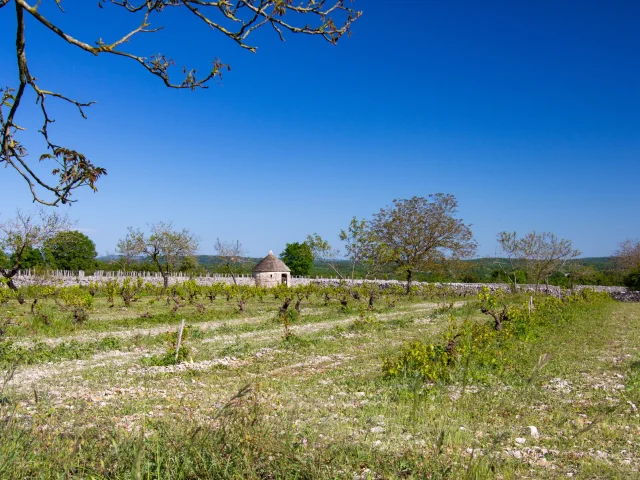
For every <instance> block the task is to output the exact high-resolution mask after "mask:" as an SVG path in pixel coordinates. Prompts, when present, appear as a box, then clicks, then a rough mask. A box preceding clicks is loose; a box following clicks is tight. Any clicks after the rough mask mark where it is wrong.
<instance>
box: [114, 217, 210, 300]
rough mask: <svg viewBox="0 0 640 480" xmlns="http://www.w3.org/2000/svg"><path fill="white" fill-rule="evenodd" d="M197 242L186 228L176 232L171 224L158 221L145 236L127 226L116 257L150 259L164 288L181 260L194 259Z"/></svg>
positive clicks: (141, 232)
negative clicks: (127, 228)
mask: <svg viewBox="0 0 640 480" xmlns="http://www.w3.org/2000/svg"><path fill="white" fill-rule="evenodd" d="M198 245H199V242H198V239H197V238H196V237H195V235H194V234H192V233H191V232H189V231H188V230H186V229H183V230H176V229H174V227H173V224H172V223H165V222H158V223H154V224H152V225H151V226H150V228H149V233H148V234H146V233H144V232H143V231H142V230H140V229H136V228H133V227H129V233H127V235H126V237H125V238H123V239H122V240H120V241H119V242H118V247H117V251H118V254H120V255H122V256H124V257H128V258H133V257H138V258H145V259H147V260H150V261H151V262H153V264H155V266H156V267H157V268H158V272H160V274H161V275H162V279H163V280H164V288H167V287H168V286H169V277H170V276H171V273H172V272H173V271H174V270H175V268H176V267H177V266H179V265H180V263H181V261H182V260H183V259H184V258H186V257H193V256H194V255H195V254H196V251H197V250H198Z"/></svg>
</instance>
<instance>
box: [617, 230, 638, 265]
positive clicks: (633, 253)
mask: <svg viewBox="0 0 640 480" xmlns="http://www.w3.org/2000/svg"><path fill="white" fill-rule="evenodd" d="M613 255H614V257H615V261H616V268H617V269H618V270H619V271H621V272H629V271H630V270H633V269H635V268H640V240H637V239H636V240H632V239H630V238H628V239H626V240H624V241H622V242H620V243H619V244H618V249H617V250H616V251H615V252H614V254H613Z"/></svg>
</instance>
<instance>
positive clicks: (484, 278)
mask: <svg viewBox="0 0 640 480" xmlns="http://www.w3.org/2000/svg"><path fill="white" fill-rule="evenodd" d="M116 259H117V256H115V255H110V256H102V257H98V261H99V263H100V265H99V267H98V268H99V269H104V270H118V265H117V263H116V262H115V261H114V260H116ZM196 259H197V261H198V265H199V266H200V268H201V269H202V270H204V271H207V272H211V273H224V272H225V270H224V260H223V259H222V258H221V257H219V256H217V255H198V256H196ZM261 259H262V257H260V258H255V257H249V258H246V260H245V262H243V263H242V265H240V266H239V267H236V271H237V272H238V273H243V274H248V273H251V269H252V268H253V267H254V266H255V265H256V264H257V263H258V262H259V261H260V260H261ZM508 262H509V261H508V259H506V258H474V259H472V260H463V261H462V262H460V263H459V264H458V265H457V267H456V268H455V270H453V271H447V270H443V271H439V272H435V271H434V272H426V273H424V272H423V273H418V274H416V275H415V277H414V278H415V280H416V281H428V282H449V281H458V282H471V283H475V282H478V283H487V282H495V281H501V279H502V280H504V279H503V278H502V277H503V275H501V274H500V273H501V271H502V268H501V267H500V265H501V264H502V265H506V264H508ZM571 263H576V264H579V265H583V266H585V267H589V268H591V269H592V270H593V273H594V275H592V279H591V280H590V281H589V283H594V284H596V283H597V284H600V285H619V284H621V283H620V282H621V278H619V276H618V275H617V274H616V273H615V272H614V269H613V266H614V258H613V257H586V258H578V259H575V260H572V261H571ZM330 264H333V265H334V266H336V267H337V268H338V270H339V271H340V272H342V274H343V275H345V276H350V268H351V267H350V263H349V261H348V260H333V261H331V262H327V261H323V260H316V261H315V262H314V263H313V270H312V272H311V276H312V277H315V276H320V277H336V276H337V274H336V272H335V270H334V269H333V268H332V267H331V265H330ZM130 268H131V269H132V270H147V271H154V270H155V266H154V265H152V264H150V263H146V262H139V263H137V264H135V265H132V266H130ZM364 274H365V272H364V270H363V269H362V268H356V269H355V276H356V277H357V278H362V277H363V276H364ZM376 277H377V278H390V279H398V280H403V279H404V278H402V277H400V278H399V277H398V276H397V274H396V272H395V270H394V268H393V267H391V266H390V267H388V268H387V269H386V270H384V271H382V272H380V273H378V274H377V275H376ZM567 281H568V280H567V279H566V277H565V275H564V273H563V272H558V273H557V274H554V275H553V276H552V277H551V279H550V283H552V284H554V285H563V284H564V283H566V282H567Z"/></svg>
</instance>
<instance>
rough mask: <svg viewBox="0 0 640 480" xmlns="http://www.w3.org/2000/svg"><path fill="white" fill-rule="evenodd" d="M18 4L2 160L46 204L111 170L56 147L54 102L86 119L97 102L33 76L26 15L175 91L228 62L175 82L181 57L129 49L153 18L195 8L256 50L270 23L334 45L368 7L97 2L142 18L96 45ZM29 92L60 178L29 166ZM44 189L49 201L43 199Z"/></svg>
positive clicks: (321, 2)
mask: <svg viewBox="0 0 640 480" xmlns="http://www.w3.org/2000/svg"><path fill="white" fill-rule="evenodd" d="M12 1H13V3H14V4H15V15H16V23H17V30H16V65H17V67H18V86H17V87H15V88H12V87H9V86H7V87H5V88H3V89H0V98H1V103H0V128H1V135H2V137H1V142H0V164H2V163H4V164H5V166H8V167H11V168H12V169H13V170H15V171H16V172H17V173H18V175H19V176H20V177H22V179H23V180H24V181H25V182H26V183H27V185H28V188H29V189H30V191H31V194H32V197H33V200H34V201H35V202H38V203H41V204H43V205H51V206H55V205H58V204H59V203H62V204H65V203H70V202H74V201H75V200H72V199H71V195H72V192H73V191H74V190H75V189H76V188H79V187H82V186H88V187H90V188H91V189H92V190H94V191H95V190H96V182H97V181H98V180H99V179H100V177H102V176H103V175H106V173H107V172H106V170H105V169H104V168H101V167H98V166H96V165H94V164H93V163H92V162H91V161H90V160H88V159H87V158H86V157H85V156H84V155H83V154H81V153H80V152H78V151H76V150H74V149H72V148H69V147H63V146H61V145H57V144H55V143H54V142H53V141H52V140H51V137H50V133H49V126H50V125H51V124H52V123H53V122H54V119H53V118H52V116H51V115H50V114H49V112H48V110H47V108H48V105H47V99H48V98H49V97H51V98H54V99H57V100H61V101H63V102H65V103H68V104H70V105H73V106H75V107H76V108H77V109H78V111H79V113H80V115H81V116H82V117H83V118H86V114H85V111H84V109H85V108H87V107H89V106H91V105H92V104H93V103H94V102H83V101H78V100H75V99H73V98H71V97H69V96H67V95H65V94H62V93H59V92H54V91H50V90H47V89H44V88H41V87H40V86H39V84H38V82H37V79H36V78H35V77H34V76H32V75H31V73H30V71H29V67H28V62H27V56H26V49H25V45H26V42H25V13H26V15H28V16H30V17H32V18H33V19H35V20H36V21H37V22H38V23H39V24H40V25H41V26H42V27H44V28H45V29H47V30H49V31H51V32H52V33H54V34H55V35H57V36H58V37H59V38H60V39H62V40H63V41H65V42H66V43H68V44H69V45H71V46H72V47H75V48H78V49H80V50H83V51H85V52H88V53H91V54H92V55H96V56H99V55H106V54H110V55H115V56H119V57H123V58H127V59H129V60H132V61H133V62H135V63H137V64H138V65H140V66H141V67H142V68H144V69H145V70H146V71H147V72H149V73H150V74H152V75H154V76H156V77H158V78H159V79H160V80H161V81H162V82H163V83H164V84H165V85H166V86H167V87H169V88H176V89H190V90H194V89H196V88H207V84H208V83H209V82H210V81H211V80H214V79H220V78H221V77H222V72H223V70H225V69H227V70H229V66H228V65H226V64H224V63H222V61H220V60H219V59H218V58H214V59H213V60H212V61H211V65H210V68H209V70H208V71H207V72H206V73H205V74H203V75H200V74H199V73H198V71H197V70H196V69H195V68H187V67H183V68H182V74H183V77H182V79H181V80H178V81H174V80H172V76H171V72H170V71H171V69H172V67H174V66H175V65H176V62H175V61H174V60H173V59H171V58H168V57H167V56H166V55H164V54H162V53H155V54H153V55H150V56H142V55H139V54H136V53H132V52H131V51H130V50H128V49H127V48H126V47H127V46H129V45H130V41H131V40H132V39H133V38H134V37H135V36H137V35H140V34H153V33H156V32H158V31H160V30H162V29H163V26H162V25H157V26H152V25H151V20H152V19H159V18H160V15H161V14H162V13H163V12H164V11H165V10H166V9H169V8H174V9H179V8H182V9H184V10H188V11H189V12H191V13H192V14H193V16H194V18H195V19H197V20H198V21H199V22H200V23H202V24H204V25H206V26H208V27H209V28H210V29H212V30H213V31H216V32H219V33H221V34H223V35H224V36H226V37H228V38H229V39H231V40H233V41H234V42H236V43H237V44H238V45H239V46H240V47H241V48H244V49H247V50H249V51H251V52H255V51H256V50H257V47H256V46H255V45H250V44H248V43H247V39H248V37H249V36H250V35H251V33H253V32H254V31H255V30H257V29H259V28H261V27H263V26H266V25H270V26H271V27H272V28H273V29H274V30H275V31H276V33H277V34H278V36H279V37H280V39H281V40H284V39H285V37H284V33H285V32H289V33H292V34H306V35H311V36H320V37H322V38H324V39H325V40H327V41H328V42H330V43H332V44H335V43H336V42H337V41H338V40H339V39H340V38H341V37H342V36H343V35H345V34H347V35H349V34H350V27H351V25H352V23H353V22H354V21H356V20H357V19H358V18H359V17H360V15H361V12H359V11H356V10H354V9H353V8H351V7H349V6H348V2H349V0H332V1H330V2H327V1H326V0H299V2H298V3H294V1H293V0H235V1H230V0H217V1H205V0H140V1H137V2H136V1H131V0H98V6H99V7H100V8H105V7H106V6H111V7H115V8H119V9H122V10H124V11H126V12H128V13H131V14H133V15H134V16H137V17H138V19H137V23H136V25H135V26H134V27H133V28H131V29H130V30H129V31H127V32H126V33H124V34H122V35H121V36H120V37H119V38H117V39H115V40H113V41H111V42H105V41H103V40H102V38H99V39H98V40H96V41H95V42H94V43H90V42H87V41H84V40H81V39H79V38H77V37H75V36H73V35H72V34H71V33H69V32H67V31H66V30H65V29H63V28H62V27H61V26H60V25H59V24H58V23H57V22H56V21H54V20H52V19H51V18H47V17H45V15H44V14H43V13H42V12H41V11H40V6H41V1H38V2H37V3H35V4H32V3H30V2H29V1H27V0H0V9H2V8H3V7H5V6H7V5H8V4H10V3H11V2H12ZM54 1H55V2H56V5H57V6H58V8H59V11H60V12H61V14H64V13H65V12H64V10H63V8H62V0H54ZM285 18H286V19H287V20H286V21H285ZM28 89H30V90H31V91H32V92H33V93H34V95H35V97H36V103H37V104H38V105H39V106H40V110H41V114H42V119H43V126H42V128H41V130H40V133H41V134H42V136H43V138H44V140H45V143H46V147H47V150H48V151H49V153H45V154H43V155H40V157H39V159H40V161H41V162H42V161H45V160H49V161H53V162H54V163H55V164H56V167H55V168H54V169H53V170H52V171H51V175H53V176H54V177H55V178H56V180H55V181H54V182H52V181H50V180H47V179H45V178H44V177H43V176H41V175H40V174H38V173H36V171H35V170H34V169H33V168H32V167H30V166H29V165H28V162H27V156H28V152H27V149H26V148H25V147H24V146H23V145H21V144H20V143H19V140H18V138H17V133H18V132H19V131H21V130H22V128H21V127H20V126H19V125H18V124H17V123H16V114H17V112H18V110H19V107H20V105H21V102H22V100H23V97H24V95H25V93H26V91H27V90H28ZM42 190H43V191H44V192H45V194H47V195H48V196H49V197H50V198H45V197H44V196H42V194H41V193H39V192H40V191H42Z"/></svg>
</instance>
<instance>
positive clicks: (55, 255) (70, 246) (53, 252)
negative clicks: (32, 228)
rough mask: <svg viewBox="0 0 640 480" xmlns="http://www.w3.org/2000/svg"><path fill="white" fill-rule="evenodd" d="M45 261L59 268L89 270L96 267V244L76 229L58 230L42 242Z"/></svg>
mask: <svg viewBox="0 0 640 480" xmlns="http://www.w3.org/2000/svg"><path fill="white" fill-rule="evenodd" d="M43 251H44V255H45V258H46V260H47V263H49V265H50V266H51V267H53V268H57V269H60V270H91V269H93V268H95V267H96V257H97V256H98V253H97V252H96V244H95V243H93V241H92V240H91V239H90V238H89V237H87V236H86V235H85V234H84V233H82V232H78V231H77V230H71V231H67V232H59V233H57V234H56V235H54V236H53V237H51V238H50V239H48V240H47V241H46V242H44V248H43Z"/></svg>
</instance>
